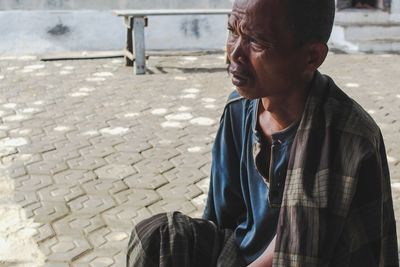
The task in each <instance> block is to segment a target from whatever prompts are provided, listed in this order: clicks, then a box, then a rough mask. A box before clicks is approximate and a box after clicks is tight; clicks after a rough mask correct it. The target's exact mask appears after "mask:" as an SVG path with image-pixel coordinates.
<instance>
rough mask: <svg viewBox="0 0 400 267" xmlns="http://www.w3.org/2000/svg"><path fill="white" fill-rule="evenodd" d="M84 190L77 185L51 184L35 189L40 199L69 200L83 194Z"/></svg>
mask: <svg viewBox="0 0 400 267" xmlns="http://www.w3.org/2000/svg"><path fill="white" fill-rule="evenodd" d="M84 194H85V192H84V191H83V190H82V188H81V187H80V186H79V185H70V186H69V185H65V184H61V185H60V184H52V185H50V186H47V187H45V188H42V189H40V190H38V191H37V195H38V196H39V198H40V200H41V201H64V202H69V201H71V200H73V199H75V198H78V197H80V196H82V195H84Z"/></svg>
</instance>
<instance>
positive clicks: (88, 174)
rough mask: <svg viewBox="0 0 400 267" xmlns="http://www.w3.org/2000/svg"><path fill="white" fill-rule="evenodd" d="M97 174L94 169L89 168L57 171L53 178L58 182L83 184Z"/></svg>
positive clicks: (94, 177) (93, 178)
mask: <svg viewBox="0 0 400 267" xmlns="http://www.w3.org/2000/svg"><path fill="white" fill-rule="evenodd" d="M96 178H97V176H96V175H95V174H94V172H92V171H87V170H66V171H63V172H60V173H57V174H56V175H54V176H53V180H54V182H55V183H56V184H72V185H75V184H83V183H86V182H89V181H93V180H95V179H96Z"/></svg>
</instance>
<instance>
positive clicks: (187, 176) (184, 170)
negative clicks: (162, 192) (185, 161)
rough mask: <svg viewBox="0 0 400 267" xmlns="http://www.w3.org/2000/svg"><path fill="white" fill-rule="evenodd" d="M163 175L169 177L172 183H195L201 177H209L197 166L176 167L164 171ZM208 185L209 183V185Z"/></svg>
mask: <svg viewBox="0 0 400 267" xmlns="http://www.w3.org/2000/svg"><path fill="white" fill-rule="evenodd" d="M163 176H164V177H165V178H167V180H168V181H169V182H170V183H176V184H178V183H184V184H194V183H196V182H198V181H200V180H201V179H204V178H205V177H207V176H206V175H205V174H204V173H203V172H201V171H200V170H198V169H197V168H188V167H180V168H174V169H172V170H169V171H167V172H165V173H163ZM207 186H208V185H207Z"/></svg>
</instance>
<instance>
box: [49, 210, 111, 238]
mask: <svg viewBox="0 0 400 267" xmlns="http://www.w3.org/2000/svg"><path fill="white" fill-rule="evenodd" d="M52 225H53V228H54V230H55V232H56V233H57V235H68V236H74V235H79V236H85V235H88V234H89V233H91V232H93V231H95V230H97V229H99V228H102V227H105V226H106V224H105V222H104V221H103V220H102V218H101V217H100V215H98V214H76V213H72V214H69V215H68V216H66V217H64V218H62V219H60V220H57V221H56V222H54V223H53V224H52Z"/></svg>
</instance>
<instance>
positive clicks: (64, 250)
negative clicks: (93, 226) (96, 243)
mask: <svg viewBox="0 0 400 267" xmlns="http://www.w3.org/2000/svg"><path fill="white" fill-rule="evenodd" d="M39 247H40V249H41V251H42V252H43V253H44V254H45V255H46V256H47V259H48V261H57V262H62V261H65V262H71V261H73V260H75V259H77V258H79V256H81V255H82V254H84V253H85V252H87V251H89V250H90V249H91V246H90V244H89V243H88V242H87V241H86V239H85V238H83V237H77V236H57V237H52V238H50V239H48V240H46V241H44V242H42V243H40V244H39Z"/></svg>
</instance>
